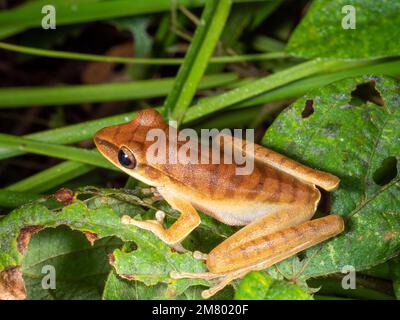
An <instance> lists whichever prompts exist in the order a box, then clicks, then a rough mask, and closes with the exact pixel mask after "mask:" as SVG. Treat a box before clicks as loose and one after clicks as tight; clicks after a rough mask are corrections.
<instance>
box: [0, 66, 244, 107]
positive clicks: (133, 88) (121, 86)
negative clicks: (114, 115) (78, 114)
mask: <svg viewBox="0 0 400 320" xmlns="http://www.w3.org/2000/svg"><path fill="white" fill-rule="evenodd" d="M236 79H237V75H236V74H235V73H223V74H215V75H209V76H206V77H205V78H203V79H202V81H201V82H200V86H199V87H200V88H201V89H207V88H208V89H209V88H214V87H219V86H223V85H226V84H229V83H232V82H233V81H235V80H236ZM173 84H174V78H165V79H152V80H141V81H134V82H126V83H107V84H94V85H70V86H56V87H16V88H4V89H0V109H1V108H20V107H27V106H59V105H68V104H77V103H85V102H105V101H118V100H131V99H132V100H133V99H143V98H155V97H162V96H164V95H166V94H167V93H168V92H169V91H170V90H171V88H172V86H173Z"/></svg>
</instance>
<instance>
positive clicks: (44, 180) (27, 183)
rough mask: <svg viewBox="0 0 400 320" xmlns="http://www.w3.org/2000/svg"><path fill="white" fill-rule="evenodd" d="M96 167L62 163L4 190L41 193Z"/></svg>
mask: <svg viewBox="0 0 400 320" xmlns="http://www.w3.org/2000/svg"><path fill="white" fill-rule="evenodd" d="M95 168H96V167H94V166H92V165H88V164H84V163H80V162H75V161H64V162H61V163H60V164H57V165H55V166H53V167H51V168H49V169H46V170H43V171H41V172H39V173H37V174H34V175H32V176H30V177H28V178H26V179H23V180H21V181H18V182H16V183H14V184H11V185H9V186H7V187H6V188H5V190H9V191H17V192H32V193H43V192H45V191H47V190H50V189H52V188H54V187H57V186H59V185H61V184H63V183H64V182H66V181H70V180H72V179H74V178H76V177H79V176H81V175H83V174H85V173H88V172H89V171H91V170H93V169H95Z"/></svg>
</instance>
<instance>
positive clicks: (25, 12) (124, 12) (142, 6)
mask: <svg viewBox="0 0 400 320" xmlns="http://www.w3.org/2000/svg"><path fill="white" fill-rule="evenodd" d="M173 1H175V2H176V3H177V4H178V5H183V6H185V7H188V8H193V7H201V6H203V5H204V3H205V1H206V0H151V1H132V0H113V1H108V0H79V1H78V0H52V1H51V3H49V2H48V1H47V0H36V1H27V2H26V3H25V4H23V5H21V6H19V7H16V8H15V9H11V10H3V11H2V12H0V39H1V38H5V37H8V36H11V35H13V34H15V33H18V32H21V31H23V30H26V29H28V28H40V27H41V19H42V17H44V15H43V14H41V10H42V7H43V6H44V5H47V4H51V5H53V6H54V7H55V8H56V13H57V15H56V17H57V26H62V25H68V24H74V23H82V22H91V21H97V20H105V19H110V18H117V17H127V16H133V15H142V14H149V13H156V12H162V11H168V10H170V8H171V6H172V4H173ZM249 1H252V2H254V1H260V0H239V1H236V2H249Z"/></svg>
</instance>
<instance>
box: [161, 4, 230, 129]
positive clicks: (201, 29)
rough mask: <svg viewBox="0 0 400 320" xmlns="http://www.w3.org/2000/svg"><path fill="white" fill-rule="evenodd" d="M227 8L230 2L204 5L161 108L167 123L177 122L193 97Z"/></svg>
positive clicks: (224, 18) (216, 41) (220, 31)
mask: <svg viewBox="0 0 400 320" xmlns="http://www.w3.org/2000/svg"><path fill="white" fill-rule="evenodd" d="M230 8H231V1H230V0H220V1H213V0H208V1H207V2H206V5H205V8H204V10H203V14H202V16H201V19H200V23H199V24H198V26H197V28H196V32H195V34H194V36H193V40H192V42H191V44H190V46H189V49H188V51H187V53H186V56H185V61H184V62H183V64H182V65H181V67H180V68H179V71H178V75H177V76H176V80H175V83H174V86H173V88H172V90H171V92H170V93H169V94H168V96H167V99H166V101H165V104H164V113H165V115H166V116H167V117H168V119H170V120H175V121H177V123H178V125H179V123H180V122H181V120H182V118H183V116H184V114H185V111H186V109H187V108H188V107H189V105H190V103H191V102H192V99H193V97H194V95H195V93H196V90H197V87H198V85H199V82H200V79H201V78H202V76H203V74H204V72H205V71H206V69H207V66H208V60H209V59H210V57H211V55H212V54H213V52H214V49H215V46H216V45H217V43H218V40H219V37H220V36H221V33H222V30H223V28H224V26H225V23H226V20H227V18H228V16H229V11H230Z"/></svg>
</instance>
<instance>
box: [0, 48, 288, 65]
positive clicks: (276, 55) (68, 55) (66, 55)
mask: <svg viewBox="0 0 400 320" xmlns="http://www.w3.org/2000/svg"><path fill="white" fill-rule="evenodd" d="M0 48H1V49H5V50H9V51H14V52H20V53H25V54H30V55H34V56H40V57H48V58H58V59H70V60H81V61H97V62H108V63H125V64H149V65H180V64H182V63H183V61H184V58H127V57H116V56H105V55H97V54H88V53H76V52H69V51H58V50H48V49H39V48H33V47H26V46H20V45H16V44H11V43H5V42H0ZM287 57H289V56H288V55H287V54H286V53H284V52H270V53H255V54H244V55H236V56H218V57H211V58H210V60H209V63H214V64H217V63H235V62H243V61H261V60H272V59H281V58H287Z"/></svg>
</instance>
